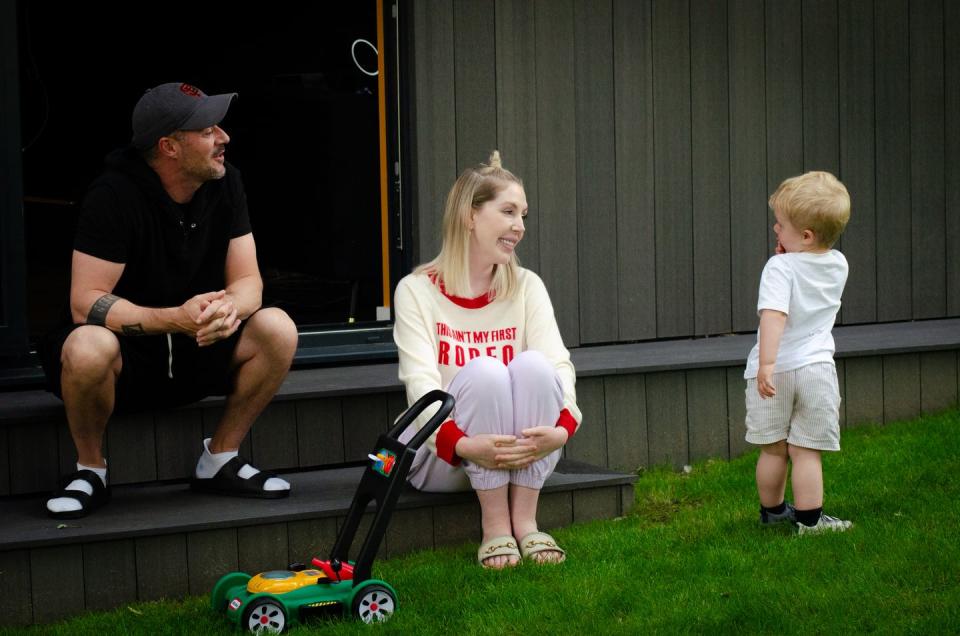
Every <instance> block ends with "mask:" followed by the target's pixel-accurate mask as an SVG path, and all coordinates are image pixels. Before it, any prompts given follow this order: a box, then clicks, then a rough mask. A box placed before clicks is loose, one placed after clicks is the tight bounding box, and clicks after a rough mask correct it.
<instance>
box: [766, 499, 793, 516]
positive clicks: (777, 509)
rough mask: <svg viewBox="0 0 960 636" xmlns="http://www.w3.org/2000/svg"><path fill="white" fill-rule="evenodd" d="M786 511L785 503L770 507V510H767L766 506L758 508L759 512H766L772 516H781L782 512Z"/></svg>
mask: <svg viewBox="0 0 960 636" xmlns="http://www.w3.org/2000/svg"><path fill="white" fill-rule="evenodd" d="M786 509H787V502H786V501H781V502H780V503H779V504H778V505H776V506H771V507H770V508H767V507H766V506H760V510H761V512H767V513H770V514H772V515H782V514H783V511H784V510H786Z"/></svg>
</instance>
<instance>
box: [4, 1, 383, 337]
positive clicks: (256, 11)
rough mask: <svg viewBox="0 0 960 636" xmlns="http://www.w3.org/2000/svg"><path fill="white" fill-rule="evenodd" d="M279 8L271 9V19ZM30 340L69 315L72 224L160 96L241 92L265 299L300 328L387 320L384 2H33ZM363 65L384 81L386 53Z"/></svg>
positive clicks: (29, 51)
mask: <svg viewBox="0 0 960 636" xmlns="http://www.w3.org/2000/svg"><path fill="white" fill-rule="evenodd" d="M267 9H269V10H267ZM19 20H20V27H19V30H20V38H19V40H20V73H21V76H20V81H21V100H22V131H21V132H22V139H23V145H24V148H25V149H24V152H23V180H24V198H25V224H26V241H27V245H26V248H27V260H28V262H27V268H28V279H27V286H28V290H27V293H28V305H29V320H30V332H31V338H32V339H33V340H34V341H35V340H36V339H37V338H38V336H39V335H41V334H42V333H44V332H45V331H46V330H47V329H49V328H50V327H51V326H52V325H54V324H56V322H57V321H58V320H59V318H60V315H61V312H62V311H64V309H65V307H66V300H67V292H68V289H69V265H70V252H71V245H72V237H73V230H74V227H75V224H76V218H77V215H78V213H79V207H80V202H81V201H82V199H83V193H84V190H85V188H86V187H87V185H88V184H89V183H90V181H92V180H93V179H94V178H95V177H96V176H97V174H98V173H99V172H100V170H101V167H102V162H103V157H104V156H105V155H106V154H107V153H108V152H109V151H110V150H112V149H113V148H116V147H119V146H122V145H125V144H126V143H128V142H129V139H130V114H131V111H132V109H133V106H134V104H135V103H136V101H137V99H138V98H139V97H140V95H142V93H143V91H144V90H145V89H146V88H149V87H151V86H155V85H157V84H160V83H163V82H169V81H184V82H188V83H191V84H194V85H196V86H198V87H200V88H201V89H202V90H203V91H205V92H207V93H222V92H237V93H239V97H238V99H237V100H236V101H235V102H234V104H233V106H232V107H231V109H230V112H229V113H228V115H227V118H226V119H225V120H224V121H223V123H222V126H223V128H224V129H225V130H226V131H227V132H228V134H229V135H230V136H231V142H230V145H229V146H228V149H227V158H228V160H229V161H230V162H231V163H233V164H234V165H235V166H237V167H238V168H239V169H240V170H241V171H242V173H243V176H244V181H245V184H246V187H247V194H248V200H249V205H250V216H251V222H252V224H253V229H254V233H255V236H256V239H257V247H258V256H259V261H260V269H261V271H262V273H263V277H264V283H265V292H264V303H265V304H272V305H277V306H280V307H282V308H284V309H286V310H287V311H288V312H289V313H290V315H291V316H292V317H293V318H294V320H295V321H296V322H297V324H298V325H299V326H300V328H301V331H303V330H305V329H309V328H311V327H316V326H319V325H323V326H331V325H337V324H344V323H348V322H354V321H356V322H359V323H362V322H372V321H374V320H375V317H376V307H377V305H380V304H383V303H382V298H381V296H380V294H381V253H380V190H379V183H380V182H379V179H380V177H379V170H380V168H379V159H378V152H379V148H378V144H379V137H378V123H377V98H376V91H377V78H376V77H373V76H370V75H367V74H365V73H363V72H362V71H361V70H360V68H358V66H357V64H355V63H354V60H353V57H352V56H351V45H352V44H353V43H354V42H355V41H356V40H357V39H363V40H367V41H369V42H371V43H372V44H373V45H374V46H375V45H376V39H377V29H376V1H375V0H363V1H354V0H351V1H350V2H338V3H326V2H323V3H309V2H307V3H300V2H296V3H295V2H286V1H281V2H272V3H270V4H269V5H268V6H265V5H255V4H252V5H242V4H230V5H224V4H222V3H216V4H213V3H210V4H208V3H200V2H180V1H174V2H164V3H122V4H121V3H114V2H97V3H60V2H49V1H41V0H23V1H22V2H21V3H20V11H19ZM354 53H355V55H356V59H357V62H358V63H359V64H360V65H361V66H363V67H364V68H365V69H367V70H369V71H375V70H376V65H377V57H376V54H375V52H374V50H373V49H372V48H371V46H368V45H366V44H364V43H359V44H357V45H356V46H355V49H354Z"/></svg>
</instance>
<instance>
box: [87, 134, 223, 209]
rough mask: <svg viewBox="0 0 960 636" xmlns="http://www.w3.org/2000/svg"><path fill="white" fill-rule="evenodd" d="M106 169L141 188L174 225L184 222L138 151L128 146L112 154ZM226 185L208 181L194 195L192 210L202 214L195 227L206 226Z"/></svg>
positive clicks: (214, 180)
mask: <svg viewBox="0 0 960 636" xmlns="http://www.w3.org/2000/svg"><path fill="white" fill-rule="evenodd" d="M104 165H105V167H106V169H107V171H114V172H119V173H120V174H123V175H125V176H126V177H127V178H129V179H130V180H131V181H133V182H134V183H135V184H137V186H139V187H140V188H141V190H142V191H143V192H144V193H145V194H146V196H147V197H148V198H149V199H151V200H153V201H155V202H156V203H157V204H158V205H159V206H160V208H161V209H163V210H165V211H166V212H167V213H168V214H169V218H170V220H171V221H172V222H175V223H179V222H180V220H181V217H180V215H181V212H180V206H179V205H178V204H177V202H176V201H174V200H173V199H171V198H170V195H169V194H167V191H166V190H165V189H164V187H163V183H161V182H160V175H158V174H157V173H156V171H155V170H154V169H153V168H151V167H150V165H149V164H148V163H147V162H146V161H144V159H143V157H142V156H140V153H139V152H138V151H137V150H136V149H135V148H133V147H132V146H127V147H125V148H118V149H117V150H114V151H112V152H111V153H109V154H108V155H107V156H106V158H105V159H104ZM225 165H226V166H227V170H228V171H229V170H232V169H233V166H231V165H230V164H229V163H226V164H225ZM222 181H223V179H213V180H211V181H207V182H206V183H204V184H203V185H202V186H200V187H199V188H198V189H197V191H196V192H195V193H194V195H193V199H191V200H190V206H191V208H192V209H193V210H196V211H198V216H197V217H195V218H194V219H193V221H194V222H195V223H197V224H199V223H202V222H203V221H204V220H205V219H204V217H205V212H206V211H207V210H209V209H211V207H212V206H214V205H215V204H216V202H217V200H218V199H219V198H220V197H221V196H222V194H223V188H222V184H221V182H222Z"/></svg>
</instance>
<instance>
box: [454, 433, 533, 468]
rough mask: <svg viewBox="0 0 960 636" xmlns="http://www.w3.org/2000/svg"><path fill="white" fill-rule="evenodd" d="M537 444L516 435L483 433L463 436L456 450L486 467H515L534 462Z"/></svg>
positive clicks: (464, 456) (464, 457) (463, 456)
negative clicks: (529, 442)
mask: <svg viewBox="0 0 960 636" xmlns="http://www.w3.org/2000/svg"><path fill="white" fill-rule="evenodd" d="M536 450H537V449H536V446H534V445H532V444H527V443H525V442H521V441H520V440H518V439H517V438H516V436H515V435H494V434H490V433H483V434H480V435H474V436H473V437H461V438H460V440H459V441H458V442H457V445H456V447H455V448H454V452H455V453H456V454H457V455H459V456H460V457H462V458H463V459H466V460H467V461H471V462H473V463H474V464H476V465H478V466H483V467H484V468H501V469H506V470H510V469H514V468H523V467H524V466H529V465H530V464H531V463H533V462H534V461H535V460H536V459H537V457H536V455H535V453H536Z"/></svg>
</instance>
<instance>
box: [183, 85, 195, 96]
mask: <svg viewBox="0 0 960 636" xmlns="http://www.w3.org/2000/svg"><path fill="white" fill-rule="evenodd" d="M180 92H181V93H183V94H184V95H189V96H190V97H200V89H199V88H197V87H196V86H190V85H189V84H181V85H180Z"/></svg>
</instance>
